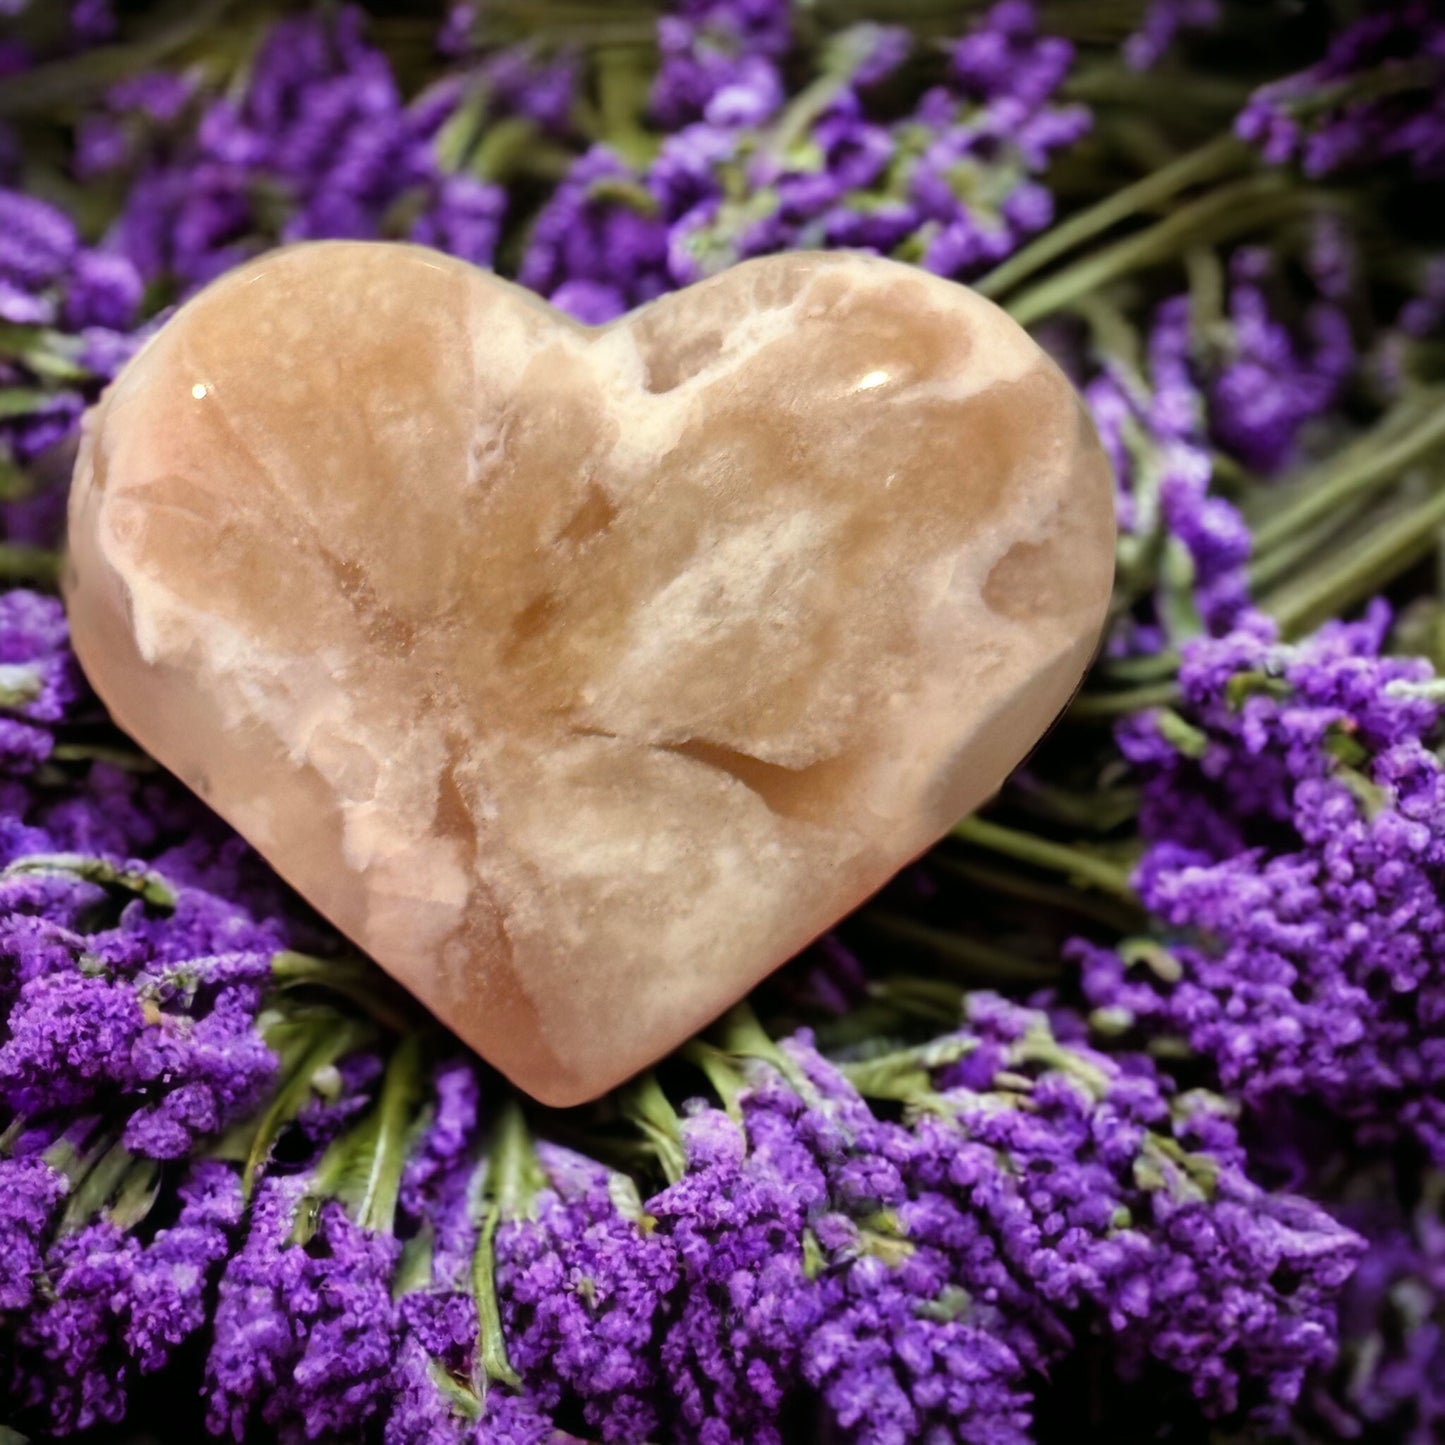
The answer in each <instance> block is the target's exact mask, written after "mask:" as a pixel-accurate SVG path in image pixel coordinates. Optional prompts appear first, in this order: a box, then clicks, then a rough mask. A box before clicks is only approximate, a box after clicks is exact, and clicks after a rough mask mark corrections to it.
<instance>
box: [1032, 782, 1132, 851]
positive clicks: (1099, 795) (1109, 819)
mask: <svg viewBox="0 0 1445 1445" xmlns="http://www.w3.org/2000/svg"><path fill="white" fill-rule="evenodd" d="M1009 801H1010V803H1011V804H1012V806H1014V807H1016V808H1017V809H1019V811H1020V812H1025V813H1028V814H1029V815H1030V816H1031V817H1035V818H1042V819H1045V820H1046V821H1048V822H1050V823H1053V824H1055V825H1057V826H1059V827H1063V828H1072V829H1075V830H1077V831H1080V832H1084V833H1092V834H1095V835H1097V836H1100V837H1102V836H1103V835H1105V834H1107V833H1112V832H1114V831H1115V829H1117V828H1120V827H1122V826H1123V825H1124V824H1125V823H1129V822H1132V821H1133V819H1134V818H1136V817H1137V816H1138V814H1139V789H1138V788H1137V787H1132V786H1121V785H1119V784H1106V783H1104V782H1103V781H1101V780H1095V779H1091V780H1090V782H1089V786H1088V791H1087V792H1082V793H1080V792H1074V791H1073V790H1072V789H1069V788H1065V787H1062V786H1061V785H1059V784H1056V783H1046V782H1044V781H1043V780H1042V779H1040V778H1036V777H1030V778H1027V779H1015V780H1014V782H1013V783H1012V784H1010V787H1009Z"/></svg>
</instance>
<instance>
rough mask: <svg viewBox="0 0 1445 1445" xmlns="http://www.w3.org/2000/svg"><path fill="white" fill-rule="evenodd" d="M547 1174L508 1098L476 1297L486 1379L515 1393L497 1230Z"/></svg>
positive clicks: (477, 1263) (486, 1192) (495, 1151)
mask: <svg viewBox="0 0 1445 1445" xmlns="http://www.w3.org/2000/svg"><path fill="white" fill-rule="evenodd" d="M541 1182H542V1170H541V1166H540V1164H538V1162H537V1153H536V1150H535V1148H534V1147H533V1145H532V1136H531V1134H530V1132H529V1131H528V1129H527V1122H526V1119H525V1118H524V1117H523V1115H522V1109H521V1106H520V1105H519V1104H518V1103H517V1101H516V1099H515V1098H508V1100H507V1102H506V1103H505V1104H504V1105H503V1106H502V1112H501V1114H500V1115H499V1116H498V1119H497V1123H496V1127H495V1128H494V1130H493V1132H492V1145H491V1151H490V1154H489V1157H488V1160H487V1164H486V1174H485V1176H484V1180H483V1186H482V1217H481V1230H480V1233H479V1234H478V1236H477V1247H476V1250H475V1252H474V1253H473V1255H472V1294H473V1296H474V1298H475V1299H476V1303H477V1321H478V1337H477V1353H478V1356H479V1358H480V1359H481V1362H482V1369H483V1371H484V1373H485V1375H486V1378H487V1379H489V1380H492V1381H495V1382H496V1383H497V1384H501V1385H507V1386H508V1387H510V1388H511V1389H513V1390H520V1389H521V1388H522V1380H521V1377H520V1376H519V1375H518V1374H517V1372H516V1370H514V1369H513V1368H512V1364H511V1361H510V1360H508V1358H507V1342H506V1338H505V1336H504V1335H503V1333H502V1311H501V1306H500V1304H499V1303H498V1301H497V1253H496V1239H497V1229H498V1227H499V1226H500V1224H501V1222H502V1220H503V1218H507V1219H515V1218H518V1217H519V1216H520V1215H521V1214H522V1213H523V1212H524V1211H525V1210H526V1209H527V1208H528V1207H530V1204H531V1200H532V1197H533V1195H535V1193H536V1191H537V1189H538V1188H539V1187H540V1185H541Z"/></svg>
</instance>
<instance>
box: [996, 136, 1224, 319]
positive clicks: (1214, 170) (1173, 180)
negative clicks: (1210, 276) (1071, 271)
mask: <svg viewBox="0 0 1445 1445" xmlns="http://www.w3.org/2000/svg"><path fill="white" fill-rule="evenodd" d="M1249 160H1250V150H1249V147H1248V146H1246V145H1245V144H1244V143H1243V142H1242V141H1240V140H1237V139H1235V137H1234V136H1232V135H1223V136H1220V137H1219V138H1218V139H1217V140H1212V141H1210V142H1209V143H1208V144H1207V145H1203V146H1200V147H1199V149H1198V150H1193V151H1190V152H1189V153H1188V154H1187V155H1182V156H1180V157H1179V159H1178V160H1176V161H1174V162H1173V163H1172V164H1170V165H1167V166H1164V167H1163V168H1162V169H1160V170H1157V171H1155V172H1154V173H1153V174H1152V175H1148V176H1145V177H1144V178H1143V179H1142V180H1139V181H1135V182H1134V184H1133V185H1131V186H1125V187H1124V188H1123V189H1122V190H1118V191H1115V192H1114V193H1113V194H1112V195H1110V196H1108V197H1107V198H1106V199H1104V200H1102V201H1099V202H1097V203H1096V204H1095V205H1092V206H1090V207H1089V208H1088V209H1087V210H1084V211H1080V212H1079V213H1078V215H1076V216H1071V217H1070V218H1069V219H1068V220H1067V221H1064V222H1061V223H1060V224H1059V225H1057V226H1053V227H1050V229H1049V230H1048V231H1046V232H1045V233H1044V234H1043V235H1042V236H1040V237H1039V238H1038V240H1036V241H1033V242H1031V243H1030V244H1029V245H1027V246H1025V247H1024V248H1023V250H1021V251H1019V252H1016V253H1015V254H1014V255H1013V256H1010V257H1009V259H1008V260H1007V261H1004V262H1003V263H1002V264H1001V265H998V266H996V267H994V269H993V270H992V271H990V272H989V273H988V275H987V276H985V277H983V279H982V280H980V281H977V282H975V283H974V286H975V289H976V290H978V291H980V292H982V293H983V295H985V296H988V297H990V298H991V299H993V300H997V299H998V298H999V297H1000V296H1004V295H1006V294H1007V293H1008V292H1009V291H1011V290H1012V289H1013V288H1014V287H1016V286H1017V285H1018V284H1019V282H1020V281H1026V280H1027V279H1028V278H1029V277H1030V276H1033V275H1034V274H1035V273H1036V272H1038V271H1041V270H1042V269H1043V268H1044V267H1045V266H1047V265H1049V263H1050V262H1052V261H1057V260H1058V259H1059V258H1060V257H1061V256H1064V255H1067V254H1068V253H1069V252H1070V251H1072V250H1074V249H1075V248H1076V247H1078V246H1080V245H1082V244H1083V242H1085V241H1091V240H1093V239H1094V237H1095V236H1098V235H1101V234H1102V233H1103V232H1105V231H1108V230H1111V229H1112V228H1113V227H1114V226H1117V225H1118V224H1119V223H1120V222H1121V221H1127V220H1128V219H1129V218H1130V217H1131V216H1136V215H1138V214H1139V213H1140V212H1142V211H1152V210H1155V209H1156V208H1158V207H1160V206H1162V205H1164V204H1165V203H1166V202H1168V201H1172V200H1173V199H1174V197H1176V196H1177V195H1178V194H1179V193H1180V192H1181V191H1185V190H1188V189H1189V187H1191V186H1197V185H1202V184H1203V183H1204V182H1206V181H1214V180H1218V179H1219V178H1220V177H1222V176H1225V175H1229V174H1231V173H1232V172H1235V171H1238V170H1240V169H1241V168H1242V167H1243V166H1244V165H1245V164H1247V163H1248V162H1249Z"/></svg>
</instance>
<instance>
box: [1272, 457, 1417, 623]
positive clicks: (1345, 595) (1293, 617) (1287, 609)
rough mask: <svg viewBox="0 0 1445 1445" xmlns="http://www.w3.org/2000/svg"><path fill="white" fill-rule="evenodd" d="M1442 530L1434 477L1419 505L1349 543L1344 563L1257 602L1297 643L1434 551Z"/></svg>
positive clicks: (1288, 585)
mask: <svg viewBox="0 0 1445 1445" xmlns="http://www.w3.org/2000/svg"><path fill="white" fill-rule="evenodd" d="M1442 526H1445V484H1442V479H1441V478H1440V477H1437V478H1435V479H1434V480H1433V483H1432V489H1431V494H1430V496H1429V498H1428V500H1427V501H1425V502H1424V504H1423V505H1417V506H1414V507H1411V508H1410V509H1409V510H1407V511H1405V512H1402V513H1399V514H1397V515H1395V516H1392V517H1390V518H1389V519H1388V520H1386V521H1383V522H1381V523H1379V524H1378V525H1377V526H1375V527H1374V528H1372V529H1371V530H1370V531H1369V532H1367V533H1365V534H1364V535H1363V536H1362V537H1359V538H1357V539H1355V540H1353V541H1352V543H1351V545H1350V547H1349V548H1348V549H1347V550H1346V551H1345V552H1344V554H1343V560H1342V561H1341V562H1339V563H1337V564H1336V565H1334V566H1331V567H1328V568H1325V569H1322V570H1321V571H1319V572H1316V573H1311V574H1308V575H1306V576H1305V577H1303V578H1301V579H1300V580H1299V581H1297V582H1293V583H1289V584H1287V585H1285V586H1283V587H1280V588H1278V589H1276V590H1275V591H1274V592H1273V593H1271V594H1269V595H1267V596H1265V597H1263V598H1261V599H1260V606H1261V607H1262V608H1263V610H1264V611H1266V612H1268V613H1270V614H1271V615H1272V616H1273V617H1274V618H1275V619H1276V620H1277V621H1278V623H1279V625H1280V631H1281V632H1282V633H1283V634H1284V635H1285V636H1286V637H1298V636H1300V635H1301V634H1302V633H1306V632H1309V631H1311V630H1312V629H1313V628H1315V627H1318V626H1319V625H1320V624H1321V623H1322V622H1324V621H1325V620H1326V619H1327V618H1329V617H1333V616H1337V615H1339V614H1341V613H1344V612H1346V611H1348V610H1349V609H1350V608H1351V607H1354V606H1357V605H1358V604H1359V603H1361V602H1363V601H1365V600H1366V599H1368V598H1370V597H1373V596H1374V595H1375V594H1376V593H1377V592H1379V591H1381V590H1382V589H1383V588H1385V587H1386V586H1388V585H1389V584H1390V583H1391V582H1393V581H1394V580H1395V578H1396V577H1398V576H1400V574H1401V573H1402V572H1406V571H1408V570H1409V569H1410V568H1411V567H1413V566H1414V565H1415V564H1416V563H1417V562H1420V561H1423V560H1424V559H1425V558H1426V557H1429V556H1430V554H1431V553H1432V552H1433V551H1434V549H1435V547H1436V546H1437V545H1438V542H1439V531H1440V528H1441V527H1442Z"/></svg>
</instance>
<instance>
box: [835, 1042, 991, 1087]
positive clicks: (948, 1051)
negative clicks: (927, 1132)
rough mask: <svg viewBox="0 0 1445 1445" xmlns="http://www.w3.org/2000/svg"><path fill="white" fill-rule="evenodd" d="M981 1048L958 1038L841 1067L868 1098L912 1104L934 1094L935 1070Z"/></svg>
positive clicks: (852, 1082)
mask: <svg viewBox="0 0 1445 1445" xmlns="http://www.w3.org/2000/svg"><path fill="white" fill-rule="evenodd" d="M977 1047H978V1040H977V1039H972V1038H967V1037H964V1036H963V1035H954V1036H952V1037H944V1038H941V1039H933V1040H931V1041H930V1042H928V1043H926V1044H919V1045H918V1046H917V1047H915V1048H911V1049H899V1050H897V1051H896V1052H894V1053H889V1054H882V1055H880V1056H879V1057H877V1058H873V1059H861V1060H859V1061H858V1062H856V1063H846V1064H840V1065H839V1066H838V1067H839V1068H840V1069H841V1071H842V1072H843V1074H844V1076H845V1077H846V1078H847V1079H848V1082H849V1083H851V1084H852V1085H853V1087H854V1088H855V1089H857V1090H858V1092H859V1093H860V1094H862V1095H864V1096H865V1097H866V1098H870V1099H896V1100H900V1101H902V1102H903V1103H910V1102H913V1101H914V1100H916V1099H919V1098H921V1097H922V1096H924V1095H926V1094H930V1093H932V1092H933V1073H934V1071H935V1070H937V1069H942V1068H946V1067H947V1066H948V1065H949V1064H955V1063H957V1062H958V1061H959V1059H962V1058H964V1057H966V1056H967V1055H968V1054H971V1053H972V1052H973V1051H974V1049H976V1048H977Z"/></svg>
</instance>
